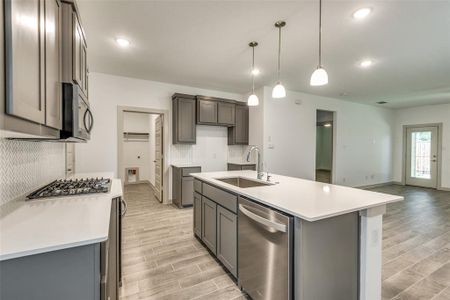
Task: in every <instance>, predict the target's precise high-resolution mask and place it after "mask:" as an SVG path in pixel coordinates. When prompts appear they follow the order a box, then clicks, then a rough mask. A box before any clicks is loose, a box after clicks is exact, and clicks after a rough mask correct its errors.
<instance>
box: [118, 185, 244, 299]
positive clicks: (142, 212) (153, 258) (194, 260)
mask: <svg viewBox="0 0 450 300" xmlns="http://www.w3.org/2000/svg"><path fill="white" fill-rule="evenodd" d="M125 199H126V200H127V202H128V211H127V214H126V217H125V219H124V222H123V266H124V267H123V286H122V288H120V295H121V299H122V300H134V299H174V300H175V299H176V300H182V299H205V300H206V299H223V300H229V299H230V300H231V299H236V300H238V299H239V300H243V299H245V297H243V296H242V294H241V292H240V291H239V289H238V288H237V286H236V285H235V283H234V282H233V281H232V280H231V279H230V277H229V276H228V275H227V274H226V273H225V271H224V269H223V268H222V267H221V266H220V265H219V264H218V263H217V262H216V261H215V260H214V259H213V258H212V257H211V256H210V255H209V254H208V252H207V251H206V250H205V249H204V248H203V246H201V244H200V243H199V242H198V241H197V239H196V238H194V235H193V232H192V230H193V229H192V208H186V209H182V210H180V209H178V208H176V207H175V206H172V205H162V204H160V203H159V202H158V201H157V200H156V198H155V197H154V196H153V192H152V190H151V188H150V186H149V185H147V184H136V185H128V186H126V187H125Z"/></svg>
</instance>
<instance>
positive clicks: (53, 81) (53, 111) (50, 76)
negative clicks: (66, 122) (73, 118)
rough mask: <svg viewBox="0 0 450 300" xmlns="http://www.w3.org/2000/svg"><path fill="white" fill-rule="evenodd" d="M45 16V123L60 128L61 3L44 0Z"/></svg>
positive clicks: (56, 0)
mask: <svg viewBox="0 0 450 300" xmlns="http://www.w3.org/2000/svg"><path fill="white" fill-rule="evenodd" d="M45 18H46V20H47V21H46V26H47V28H46V32H45V72H46V73H45V75H46V76H45V92H46V97H45V100H46V106H45V107H46V124H47V126H50V127H53V128H56V129H61V126H62V100H61V97H62V91H61V88H62V86H61V69H62V65H61V46H60V45H61V40H60V37H61V34H60V32H61V3H60V2H59V1H58V0H45ZM50 27H51V28H50Z"/></svg>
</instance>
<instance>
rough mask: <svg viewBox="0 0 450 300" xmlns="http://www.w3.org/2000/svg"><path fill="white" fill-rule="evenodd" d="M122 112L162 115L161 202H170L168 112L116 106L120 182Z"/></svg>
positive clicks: (169, 128)
mask: <svg viewBox="0 0 450 300" xmlns="http://www.w3.org/2000/svg"><path fill="white" fill-rule="evenodd" d="M124 112H137V113H147V114H157V115H163V131H164V132H163V157H164V160H163V166H162V170H163V176H162V186H163V202H162V203H163V204H170V203H171V201H170V199H169V172H170V171H169V170H170V165H169V161H170V155H169V153H170V152H169V151H170V143H169V141H171V139H172V136H171V134H170V133H171V129H172V128H171V127H169V126H170V125H169V124H170V121H171V118H170V113H169V110H166V109H153V108H147V107H134V106H117V173H118V177H119V178H120V179H122V184H123V183H124V174H123V171H124V168H123V142H122V140H123V113H124Z"/></svg>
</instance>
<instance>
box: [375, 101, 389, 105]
mask: <svg viewBox="0 0 450 300" xmlns="http://www.w3.org/2000/svg"><path fill="white" fill-rule="evenodd" d="M386 103H387V102H386V101H378V102H377V104H386Z"/></svg>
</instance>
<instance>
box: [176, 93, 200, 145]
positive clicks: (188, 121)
mask: <svg viewBox="0 0 450 300" xmlns="http://www.w3.org/2000/svg"><path fill="white" fill-rule="evenodd" d="M195 108H196V101H195V97H194V96H190V95H184V94H175V95H173V96H172V122H173V126H172V129H173V132H172V138H173V144H195V142H196V140H197V138H196V127H195V111H196V109H195Z"/></svg>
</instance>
